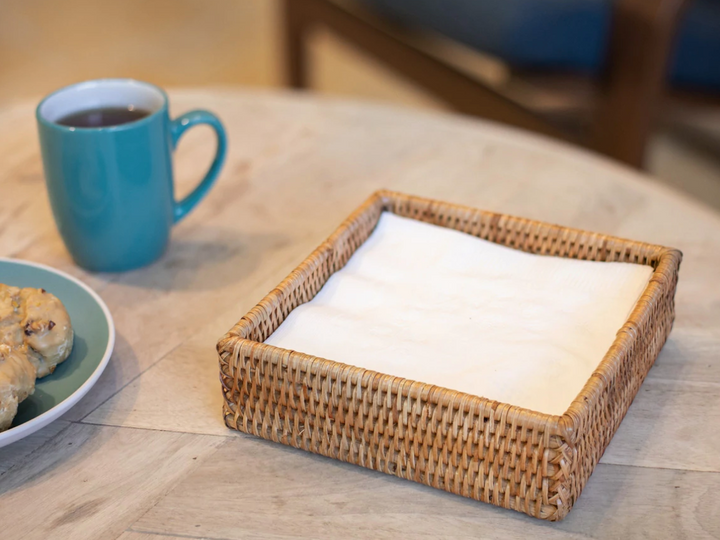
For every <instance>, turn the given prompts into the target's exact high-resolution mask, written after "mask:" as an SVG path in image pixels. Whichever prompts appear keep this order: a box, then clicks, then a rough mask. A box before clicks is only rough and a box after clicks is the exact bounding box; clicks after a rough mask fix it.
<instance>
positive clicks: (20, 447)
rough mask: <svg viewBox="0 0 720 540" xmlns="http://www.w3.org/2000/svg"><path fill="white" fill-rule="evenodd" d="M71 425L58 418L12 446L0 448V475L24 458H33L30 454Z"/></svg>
mask: <svg viewBox="0 0 720 540" xmlns="http://www.w3.org/2000/svg"><path fill="white" fill-rule="evenodd" d="M69 425H70V423H69V422H66V421H64V420H57V421H55V422H53V423H52V424H49V425H47V426H45V427H44V428H43V429H41V430H40V431H36V432H35V433H33V434H32V435H30V436H28V437H25V438H24V439H20V440H19V441H17V442H15V443H13V444H12V445H10V446H4V447H3V448H0V477H1V476H2V475H3V474H5V473H7V472H8V471H9V470H11V469H12V468H13V467H17V466H18V465H20V464H21V463H22V462H23V461H24V460H27V459H32V458H31V457H30V456H31V455H32V454H33V452H35V451H37V450H38V449H39V448H41V447H42V445H44V444H45V443H46V442H47V441H49V440H50V439H52V438H53V437H54V436H55V435H57V434H58V433H60V432H61V431H62V430H64V429H65V428H67V427H68V426H69Z"/></svg>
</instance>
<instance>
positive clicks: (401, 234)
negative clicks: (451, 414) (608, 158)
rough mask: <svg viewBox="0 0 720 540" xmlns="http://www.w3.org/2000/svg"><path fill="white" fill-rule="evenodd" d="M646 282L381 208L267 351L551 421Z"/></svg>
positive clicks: (633, 274)
mask: <svg viewBox="0 0 720 540" xmlns="http://www.w3.org/2000/svg"><path fill="white" fill-rule="evenodd" d="M651 274H652V269H651V268H650V267H649V266H641V265H637V264H629V263H604V262H594V261H578V260H572V259H563V258H559V257H548V256H539V255H533V254H529V253H523V252H521V251H517V250H514V249H510V248H506V247H503V246H499V245H497V244H494V243H492V242H488V241H485V240H481V239H479V238H475V237H473V236H470V235H467V234H464V233H461V232H458V231H454V230H450V229H446V228H443V227H438V226H435V225H430V224H427V223H422V222H419V221H415V220H411V219H407V218H402V217H398V216H396V215H394V214H391V213H388V212H386V213H384V214H383V215H382V216H381V218H380V221H379V223H378V225H377V227H376V229H375V231H374V232H373V233H372V235H371V236H370V238H369V239H368V240H367V241H366V242H365V244H363V245H362V246H361V247H360V248H359V249H358V250H357V251H356V252H355V254H354V255H353V256H352V258H351V259H350V261H349V262H348V264H347V265H346V266H345V268H343V269H342V270H340V271H339V272H337V273H336V274H334V275H333V276H332V277H331V278H330V279H329V280H328V282H327V283H326V284H325V286H324V287H323V288H322V290H321V291H320V292H319V293H318V295H317V296H316V297H315V298H314V299H313V300H312V301H311V302H309V303H307V304H304V305H301V306H299V307H298V308H296V309H295V310H294V311H293V312H292V313H291V314H290V315H289V316H288V318H287V319H286V320H285V322H283V324H282V325H281V326H280V327H279V328H278V329H277V330H276V331H275V333H273V334H272V335H271V336H270V338H268V339H267V341H266V343H268V344H269V345H275V346H277V347H282V348H285V349H291V350H295V351H299V352H303V353H307V354H312V355H314V356H319V357H322V358H327V359H329V360H335V361H338V362H343V363H345V364H351V365H354V366H359V367H363V368H368V369H372V370H375V371H379V372H381V373H387V374H390V375H396V376H400V377H405V378H408V379H412V380H415V381H421V382H424V383H429V384H435V385H439V386H443V387H445V388H450V389H452V390H459V391H462V392H467V393H470V394H474V395H478V396H483V397H486V398H489V399H494V400H498V401H502V402H505V403H510V404H512V405H518V406H521V407H526V408H528V409H532V410H536V411H540V412H544V413H549V414H557V415H560V414H562V413H564V412H565V411H566V410H567V408H568V406H569V405H570V403H571V402H572V400H573V399H574V398H575V397H576V396H577V394H578V393H579V392H580V390H581V389H582V387H583V386H584V384H585V383H586V382H587V380H588V379H589V378H590V375H591V374H592V372H593V371H594V369H595V368H596V367H597V365H598V364H599V362H600V360H602V358H603V356H604V355H605V353H606V352H607V351H608V349H609V348H610V346H611V344H612V342H613V340H614V339H615V335H616V333H617V331H618V330H619V329H620V327H621V326H622V325H623V324H624V322H625V321H626V320H627V317H628V315H629V314H630V312H631V310H632V308H633V307H634V305H635V303H636V302H637V300H638V298H639V297H640V295H641V294H642V292H643V290H644V288H645V286H646V285H647V283H648V281H649V279H650V276H651Z"/></svg>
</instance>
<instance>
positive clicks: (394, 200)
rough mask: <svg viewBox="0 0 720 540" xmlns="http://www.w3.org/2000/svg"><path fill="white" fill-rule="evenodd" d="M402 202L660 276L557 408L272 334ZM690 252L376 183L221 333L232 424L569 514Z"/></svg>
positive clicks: (453, 221) (450, 487)
mask: <svg viewBox="0 0 720 540" xmlns="http://www.w3.org/2000/svg"><path fill="white" fill-rule="evenodd" d="M382 212H393V213H395V214H397V215H399V216H403V217H408V218H412V219H416V220H420V221H424V222H427V223H432V224H434V225H439V226H442V227H447V228H450V229H456V230H458V231H462V232H464V233H467V234H470V235H472V236H476V237H479V238H483V239H485V240H489V241H491V242H495V243H497V244H501V245H504V246H508V247H511V248H514V249H518V250H522V251H526V252H530V253H536V254H541V255H546V256H554V257H568V258H574V259H584V260H593V261H622V262H629V263H634V264H642V265H649V266H651V267H652V268H653V274H652V276H651V279H650V282H649V283H648V285H647V287H646V288H645V291H644V292H643V294H642V296H641V298H640V300H639V301H638V302H637V305H636V306H635V308H634V310H633V311H632V313H631V314H630V317H629V318H628V320H627V322H626V323H625V324H624V325H623V327H622V328H621V329H619V331H618V333H617V337H616V338H615V341H614V343H613V345H612V347H611V348H610V350H609V351H608V352H607V353H606V354H605V356H604V358H603V359H602V361H601V362H600V364H599V365H598V367H597V369H596V370H595V371H594V373H593V374H592V376H591V377H590V379H589V380H588V381H587V383H586V384H585V385H584V387H583V389H582V390H581V392H580V393H579V394H578V396H577V397H576V398H575V400H574V401H573V403H572V404H571V405H570V407H569V408H568V410H567V411H566V412H565V413H564V414H563V415H562V416H555V415H550V414H543V413H538V412H534V411H531V410H528V409H524V408H521V407H517V406H513V405H511V404H507V403H501V402H498V401H491V400H488V399H485V398H482V397H478V396H473V395H469V394H465V393H461V392H455V391H452V390H448V389H445V388H440V387H438V386H433V385H429V384H424V383H422V382H415V381H410V380H407V379H403V378H400V377H393V376H390V375H385V374H382V373H378V372H375V371H370V370H367V369H363V368H359V367H353V366H349V365H346V364H341V363H338V362H333V361H331V360H326V359H322V358H317V357H314V356H310V355H307V354H302V353H298V352H295V351H290V350H285V349H281V348H277V347H272V346H269V345H265V344H264V343H263V341H265V340H266V339H267V338H268V337H269V336H270V335H271V334H272V333H273V332H274V331H275V330H276V329H277V328H278V327H279V326H280V324H282V322H283V321H284V320H285V318H286V317H287V316H288V314H289V313H290V312H291V311H292V310H293V309H295V308H296V307H297V306H299V305H300V304H303V303H306V302H309V301H310V300H312V298H313V297H314V296H315V295H316V294H317V293H318V292H319V291H320V289H321V288H322V287H323V285H324V284H325V282H326V281H327V280H328V278H329V277H330V276H331V275H332V274H333V273H334V272H337V271H338V270H340V269H341V268H342V267H343V266H345V264H346V263H347V261H348V259H349V258H350V257H351V256H352V254H353V253H354V252H355V250H356V249H357V248H358V247H359V246H360V245H362V244H363V242H365V240H367V238H368V237H369V236H370V234H371V233H372V231H373V229H374V228H375V225H376V224H377V222H378V220H379V218H380V215H381V213H382ZM681 258H682V254H681V253H680V252H679V251H678V250H676V249H670V248H665V247H661V246H656V245H651V244H645V243H641V242H633V241H630V240H623V239H620V238H615V237H611V236H605V235H602V234H596V233H589V232H584V231H580V230H576V229H569V228H566V227H560V226H557V225H550V224H547V223H542V222H539V221H533V220H529V219H522V218H516V217H511V216H506V215H503V214H496V213H492V212H485V211H481V210H476V209H473V208H468V207H463V206H458V205H454V204H448V203H443V202H439V201H435V200H429V199H422V198H418V197H412V196H408V195H403V194H399V193H393V192H388V191H379V192H377V193H375V194H373V196H372V197H370V199H368V200H367V201H366V202H365V203H364V204H363V205H362V206H361V207H360V208H359V209H357V210H356V211H355V212H354V213H353V214H352V215H351V216H350V217H349V218H348V219H347V220H345V222H343V223H342V225H340V227H339V228H338V229H337V230H336V231H335V233H333V234H332V236H330V237H329V238H328V239H327V240H326V241H325V242H323V243H322V244H321V245H320V247H318V248H317V249H316V250H315V251H314V252H313V253H312V254H311V255H310V256H309V257H308V258H307V259H306V260H305V261H303V262H302V264H300V265H299V266H298V267H297V268H296V269H295V270H294V271H293V272H292V273H291V274H290V275H289V276H288V277H287V278H286V279H285V280H284V281H283V282H282V283H281V284H280V285H279V286H278V287H277V288H275V289H274V290H273V291H271V292H270V293H269V294H268V295H267V296H266V297H265V298H264V299H263V300H262V301H261V302H260V303H259V304H258V305H257V306H256V307H254V308H253V309H252V310H251V311H250V312H249V313H248V314H247V315H245V316H244V317H243V318H242V319H241V320H240V321H239V322H238V323H237V324H236V325H235V326H234V327H233V328H232V329H231V330H230V331H229V332H228V333H227V334H226V335H225V336H224V337H223V338H222V339H221V340H220V341H219V342H218V353H219V356H220V375H221V377H220V378H221V381H222V389H223V394H224V398H225V403H224V408H223V410H224V416H225V422H226V424H227V425H228V426H229V427H231V428H234V429H237V430H240V431H243V432H245V433H252V434H253V435H257V436H259V437H262V438H264V439H268V440H271V441H275V442H279V443H283V444H286V445H289V446H293V447H295V448H301V449H303V450H307V451H309V452H313V453H316V454H321V455H323V456H327V457H331V458H335V459H339V460H341V461H346V462H349V463H354V464H356V465H361V466H363V467H367V468H369V469H374V470H377V471H381V472H384V473H387V474H391V475H394V476H398V477H400V478H405V479H407V480H413V481H415V482H420V483H422V484H427V485H429V486H432V487H435V488H439V489H442V490H445V491H449V492H451V493H455V494H458V495H462V496H464V497H469V498H472V499H476V500H478V501H483V502H487V503H491V504H494V505H496V506H501V507H503V508H510V509H513V510H517V511H518V512H524V513H526V514H529V515H531V516H534V517H537V518H540V519H546V520H551V521H557V520H561V519H563V518H564V517H565V516H566V515H567V513H568V512H569V511H570V509H571V508H572V506H573V504H574V502H575V501H576V500H577V498H578V497H579V496H580V493H581V492H582V489H583V487H584V486H585V483H586V482H587V481H588V478H589V477H590V475H591V474H592V471H593V469H594V467H595V465H596V464H597V462H598V460H599V459H600V457H601V456H602V454H603V452H604V451H605V448H606V447H607V445H608V443H609V442H610V440H611V439H612V437H613V435H614V434H615V432H616V430H617V428H618V426H619V425H620V422H621V421H622V419H623V417H624V416H625V413H626V412H627V410H628V407H629V406H630V404H631V403H632V400H633V399H634V397H635V395H636V394H637V392H638V390H639V388H640V385H641V384H642V382H643V380H644V379H645V376H646V375H647V373H648V371H649V370H650V367H651V366H652V365H653V362H654V361H655V358H656V357H657V355H658V353H659V352H660V349H661V348H662V346H663V344H664V343H665V340H666V339H667V336H668V334H669V333H670V329H671V327H672V323H673V319H674V295H675V288H676V284H677V275H678V269H679V266H680V260H681Z"/></svg>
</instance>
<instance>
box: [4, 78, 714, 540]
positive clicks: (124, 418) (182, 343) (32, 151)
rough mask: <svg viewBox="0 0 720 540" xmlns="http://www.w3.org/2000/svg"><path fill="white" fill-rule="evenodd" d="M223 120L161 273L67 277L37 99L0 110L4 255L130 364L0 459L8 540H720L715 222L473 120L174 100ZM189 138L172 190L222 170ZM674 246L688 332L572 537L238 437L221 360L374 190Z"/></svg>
mask: <svg viewBox="0 0 720 540" xmlns="http://www.w3.org/2000/svg"><path fill="white" fill-rule="evenodd" d="M171 102H172V109H173V112H174V114H178V113H181V112H183V111H185V110H187V109H190V108H194V107H203V108H208V109H211V110H213V111H215V112H216V113H217V114H218V115H219V116H220V117H221V118H222V119H223V120H224V122H225V123H226V125H227V128H228V132H229V137H230V155H229V159H228V162H227V164H226V166H225V169H224V171H223V173H222V176H221V178H220V180H219V182H218V184H217V186H216V188H215V189H214V190H213V192H212V193H211V194H210V195H209V197H208V198H207V200H205V201H204V202H203V203H202V204H201V205H200V206H199V207H198V208H197V210H196V211H195V212H194V213H193V214H191V215H190V216H189V217H188V218H187V219H186V220H184V221H183V222H182V223H181V224H180V225H179V226H178V227H177V228H176V229H175V230H174V233H173V241H172V245H171V247H170V249H169V251H168V252H167V253H166V255H165V256H164V257H163V259H162V260H161V261H159V262H158V263H156V264H154V265H152V266H150V267H148V268H144V269H141V270H137V271H134V272H129V273H124V274H88V273H86V272H84V271H83V270H81V269H79V268H77V267H76V266H74V265H73V263H72V261H71V260H70V258H69V256H68V254H67V252H66V251H65V248H64V246H63V244H62V242H61V240H60V238H59V236H58V234H57V232H56V230H55V227H54V224H53V221H52V217H51V213H50V209H49V205H48V201H47V198H46V195H45V187H44V183H43V177H42V168H41V163H40V159H39V154H38V143H37V135H36V128H35V122H34V116H33V107H34V102H27V103H21V104H19V105H17V106H13V107H10V108H6V109H4V110H2V111H0V125H2V126H3V127H4V129H2V130H0V193H1V196H0V256H11V257H18V258H22V259H28V260H31V261H38V262H41V263H45V264H49V265H51V266H54V267H56V268H59V269H61V270H64V271H66V272H69V273H71V274H73V275H76V276H78V277H79V278H80V279H82V280H83V281H85V282H87V283H88V284H89V285H90V286H91V287H93V288H94V289H95V290H96V291H97V292H98V293H99V294H100V295H101V296H102V297H103V298H104V300H105V301H106V302H107V304H108V306H109V307H110V310H111V311H112V313H113V316H114V318H115V322H116V325H117V331H118V339H117V345H116V350H115V353H114V355H113V358H112V360H111V362H110V365H109V367H108V369H107V371H106V372H105V373H104V375H103V376H102V378H101V379H100V381H99V383H98V384H97V386H96V387H95V388H93V389H92V390H91V391H90V393H89V394H88V396H87V397H86V398H85V399H84V400H83V401H81V402H80V404H79V405H77V406H76V407H75V408H74V409H72V410H71V412H70V413H69V414H67V415H66V416H65V417H64V418H63V419H62V420H60V421H57V422H55V423H53V424H51V425H50V426H49V427H47V428H45V429H44V430H42V431H40V432H39V433H37V434H36V435H34V436H31V437H29V438H27V439H24V440H22V441H20V442H18V443H15V444H12V445H10V446H8V447H6V448H3V449H2V450H0V523H2V531H1V532H0V537H2V538H3V540H14V539H20V538H23V539H30V538H43V539H44V538H73V539H82V538H89V539H98V538H107V539H115V538H121V539H122V540H152V539H161V538H162V539H166V538H175V537H178V538H196V537H197V538H223V539H240V538H261V537H272V538H285V537H293V538H295V537H302V538H373V539H376V538H397V537H408V538H438V537H468V538H478V537H487V538H491V537H498V538H523V539H524V538H546V537H547V538H578V537H583V538H584V537H597V538H601V537H602V538H608V537H613V538H632V537H638V536H642V535H645V536H646V537H648V538H680V537H693V538H701V537H713V536H714V537H718V535H720V496H719V495H718V493H720V429H718V426H720V361H719V360H718V353H719V351H720V283H719V282H720V280H719V279H718V278H719V277H720V215H718V214H717V213H715V212H714V211H712V210H710V209H709V208H706V207H704V206H702V205H701V204H699V203H695V202H693V201H691V200H689V199H688V198H686V197H684V196H682V195H680V194H678V193H676V192H673V191H671V190H669V189H665V188H663V187H661V186H660V185H658V184H657V183H656V182H654V181H653V179H652V178H648V177H646V176H643V175H641V174H639V173H637V172H634V171H631V170H629V169H626V168H624V167H621V166H619V165H616V164H613V163H611V162H609V161H607V160H604V159H601V158H598V157H596V156H594V155H591V154H589V153H587V152H583V151H580V150H578V149H575V148H572V147H570V146H564V145H561V144H558V143H556V142H552V141H549V140H544V139H540V138H537V137H534V136H530V135H526V134H524V133H522V132H519V131H515V130H511V129H507V128H504V127H500V126H497V125H494V124H489V123H484V122H479V121H477V120H470V119H466V118H461V117H456V116H448V115H441V114H435V113H431V114H427V113H423V112H418V111H413V110H405V109H397V108H389V107H385V106H380V105H369V104H356V103H349V102H345V101H339V100H331V99H326V98H322V99H321V98H316V97H310V96H303V95H293V94H286V93H265V92H258V93H253V92H243V91H235V90H197V91H186V90H184V91H175V92H171ZM213 145H214V142H213V139H212V137H211V136H210V134H209V132H204V131H203V130H202V129H198V130H196V132H193V133H192V134H191V135H188V137H187V138H186V139H185V140H183V141H182V143H181V145H180V149H179V151H178V153H177V159H176V176H177V181H178V184H179V187H178V190H179V192H184V191H187V190H188V189H190V187H191V186H192V185H193V184H194V183H195V182H197V180H198V179H199V177H200V176H201V173H202V172H203V171H204V169H205V168H206V167H207V163H208V161H209V159H210V156H211V155H212V152H213ZM382 187H385V188H390V189H393V190H397V191H402V192H407V193H412V194H417V195H423V196H429V197H434V198H438V199H442V200H447V201H450V202H458V203H463V204H467V205H472V206H476V207H479V208H484V209H488V210H495V211H502V212H505V213H509V214H515V215H521V216H525V217H529V218H534V219H539V220H545V221H550V222H556V223H559V224H563V225H568V226H572V227H578V228H582V229H588V230H594V231H598V232H603V233H610V234H613V235H617V236H622V237H627V238H631V239H634V240H643V241H648V242H652V243H656V244H661V245H665V246H671V247H677V248H679V249H681V250H682V251H683V252H684V254H685V258H684V262H683V265H682V268H681V271H680V282H679V287H678V292H677V320H676V323H675V328H674V330H673V332H672V334H671V336H670V339H669V341H668V342H667V344H666V345H665V348H664V349H663V351H662V353H661V354H660V357H659V358H658V360H657V362H656V365H655V366H654V367H653V368H652V370H651V372H650V375H649V376H648V378H647V380H646V381H645V383H644V384H643V386H642V388H641V389H640V392H639V394H638V396H637V398H636V400H635V402H634V403H633V405H632V406H631V407H630V410H629V412H628V414H627V417H626V418H625V420H624V422H623V423H622V425H621V426H620V429H619V431H618V433H617V435H616V436H615V438H614V439H613V441H612V443H611V444H610V446H609V448H608V449H607V452H606V453H605V455H604V457H603V458H602V460H601V462H600V464H599V465H598V466H597V468H596V470H595V473H594V474H593V476H592V478H591V479H590V481H589V482H588V484H587V487H586V488H585V491H584V492H583V494H582V496H581V497H580V499H579V501H578V502H577V503H576V505H575V507H574V509H573V510H572V512H571V513H570V515H569V516H568V517H567V518H566V519H565V520H564V521H563V522H560V523H555V524H552V523H544V522H540V521H538V520H535V519H533V518H530V517H528V516H525V515H521V514H518V513H515V512H511V511H507V510H503V509H500V508H496V507H492V506H489V505H485V504H482V503H478V502H474V501H472V500H468V499H463V498H461V497H457V496H454V495H450V494H448V493H445V492H442V491H438V490H434V489H432V488H429V487H425V486H422V485H419V484H414V483H411V482H407V481H403V480H400V479H397V478H393V477H389V476H386V475H383V474H380V473H376V472H372V471H369V470H365V469H362V468H359V467H355V466H352V465H348V464H343V463H339V462H336V461H333V460H329V459H326V458H322V457H319V456H315V455H311V454H307V453H304V452H301V451H298V450H293V449H290V448H287V447H284V446H281V445H276V444H272V443H269V442H266V441H262V440H259V439H255V438H253V437H250V436H246V435H243V434H239V433H236V432H233V431H231V430H229V429H227V428H226V427H225V426H224V424H223V421H222V416H221V395H220V387H219V382H218V364H217V357H216V353H215V342H216V340H217V339H218V338H219V337H220V336H221V335H222V334H223V333H224V332H225V331H226V330H228V329H229V328H230V326H232V324H233V323H234V322H236V321H237V320H238V319H239V318H240V317H241V316H242V315H244V314H245V313H246V312H247V311H248V309H249V308H251V307H252V306H253V305H254V304H255V303H256V302H257V301H258V300H259V299H260V298H261V297H262V296H263V295H264V294H265V293H266V292H268V291H269V290H270V289H272V288H273V287H274V286H275V285H277V283H279V282H280V280H281V279H282V278H283V277H285V275H286V274H287V273H288V272H289V271H290V270H291V269H293V268H294V266H295V265H296V264H297V263H298V262H299V261H301V260H302V259H303V258H304V257H305V256H306V255H307V254H309V253H310V251H311V250H312V249H313V248H314V247H316V246H317V245H318V244H319V243H320V242H321V241H322V240H324V238H325V237H326V236H327V235H328V234H329V233H331V232H332V231H333V230H334V229H335V227H336V226H337V225H338V224H339V223H340V221H342V220H343V219H344V218H345V217H346V216H347V215H348V214H349V213H350V211H352V210H353V209H354V208H355V207H356V206H357V205H358V204H359V203H361V202H362V201H363V200H365V198H366V197H367V196H368V195H369V194H370V193H371V192H372V191H374V190H375V189H378V188H382Z"/></svg>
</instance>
